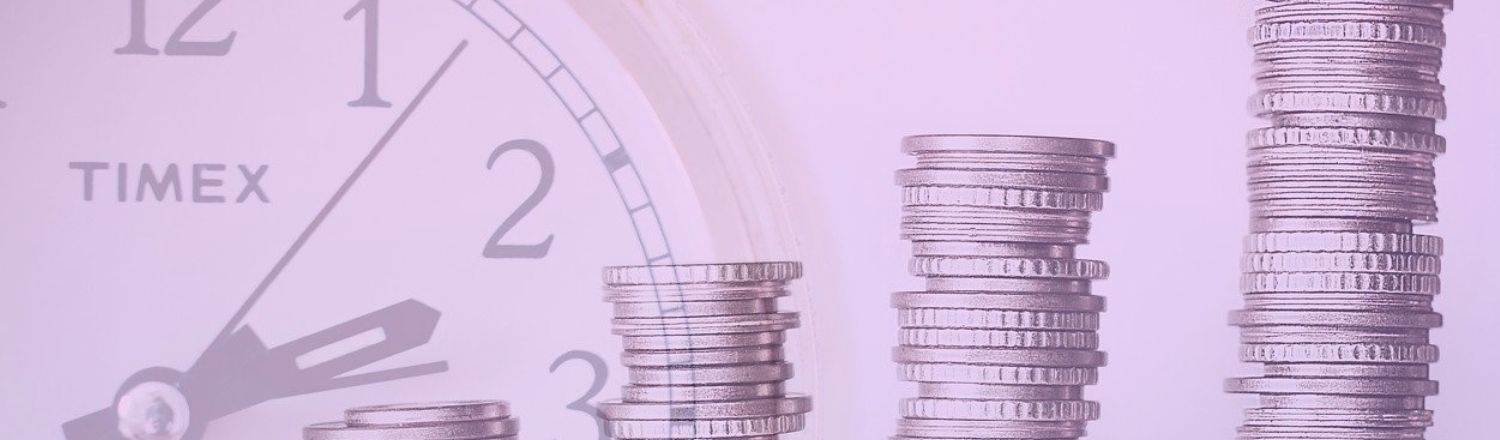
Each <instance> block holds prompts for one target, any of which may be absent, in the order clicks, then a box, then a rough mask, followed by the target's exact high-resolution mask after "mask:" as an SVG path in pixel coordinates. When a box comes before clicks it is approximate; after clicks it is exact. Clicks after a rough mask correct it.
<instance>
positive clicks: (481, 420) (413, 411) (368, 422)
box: [302, 400, 520, 440]
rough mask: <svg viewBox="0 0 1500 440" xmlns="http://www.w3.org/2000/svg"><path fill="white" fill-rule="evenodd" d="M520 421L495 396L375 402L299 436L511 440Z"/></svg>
mask: <svg viewBox="0 0 1500 440" xmlns="http://www.w3.org/2000/svg"><path fill="white" fill-rule="evenodd" d="M519 432H520V423H519V422H518V421H517V420H516V418H515V417H511V414H510V405H508V404H506V403H505V402H503V401H499V400H476V401H459V402H436V403H410V404H398V405H376V406H364V407H359V408H352V409H349V410H347V411H344V420H343V421H341V422H329V423H319V424H316V425H312V426H308V427H306V428H303V430H302V438H303V440H515V439H516V438H517V434H518V433H519Z"/></svg>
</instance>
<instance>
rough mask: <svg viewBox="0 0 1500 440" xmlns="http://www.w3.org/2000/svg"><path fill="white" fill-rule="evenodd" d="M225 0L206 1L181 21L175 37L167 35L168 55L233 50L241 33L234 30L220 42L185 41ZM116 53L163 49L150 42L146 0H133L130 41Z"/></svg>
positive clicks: (226, 52)
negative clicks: (147, 27) (210, 12)
mask: <svg viewBox="0 0 1500 440" xmlns="http://www.w3.org/2000/svg"><path fill="white" fill-rule="evenodd" d="M220 1H223V0H203V1H202V2H201V3H198V7H196V8H193V12H189V13H188V15H187V17H185V18H183V19H182V22H181V23H178V24H177V29H175V30H173V31H172V36H171V37H169V38H167V46H166V54H167V55H169V56H181V55H191V56H214V57H217V56H224V55H225V54H228V53H229V48H230V47H232V46H234V37H235V36H236V35H237V34H238V32H230V33H229V36H227V37H224V39H222V40H219V41H185V40H183V37H184V36H186V35H187V33H188V31H191V30H193V26H197V25H198V21H200V20H203V17H204V16H206V15H208V13H209V11H212V10H213V9H214V7H216V6H219V2H220ZM115 53H117V54H122V55H157V54H160V53H161V51H158V50H156V48H154V47H151V45H150V44H148V43H146V0H130V41H129V42H127V43H125V46H124V47H121V48H119V49H115Z"/></svg>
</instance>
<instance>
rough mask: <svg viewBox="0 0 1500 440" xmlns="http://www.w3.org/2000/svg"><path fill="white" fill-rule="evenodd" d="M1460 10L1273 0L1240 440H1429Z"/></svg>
mask: <svg viewBox="0 0 1500 440" xmlns="http://www.w3.org/2000/svg"><path fill="white" fill-rule="evenodd" d="M1452 6H1453V5H1452V2H1451V0H1446V1H1445V0H1282V1H1271V2H1263V3H1262V5H1261V6H1260V8H1259V9H1258V10H1257V12H1256V23H1255V25H1254V26H1253V27H1252V30H1251V33H1250V39H1251V43H1252V44H1253V45H1254V47H1255V55H1256V65H1257V76H1256V80H1257V84H1258V85H1259V89H1260V90H1259V92H1258V93H1257V94H1256V96H1255V98H1254V99H1253V100H1252V103H1251V106H1252V109H1253V110H1254V111H1255V113H1256V114H1257V115H1259V116H1263V117H1266V118H1269V119H1270V120H1271V121H1272V126H1271V127H1268V128H1262V129H1257V130H1254V131H1252V132H1251V133H1250V135H1249V147H1250V152H1249V166H1248V170H1249V180H1250V203H1251V214H1252V219H1251V235H1250V236H1249V237H1248V238H1247V240H1246V245H1245V246H1246V250H1245V252H1246V253H1245V256H1244V261H1243V270H1244V275H1243V277H1242V280H1241V288H1242V291H1243V293H1244V294H1245V304H1246V307H1245V309H1244V310H1240V311H1237V312H1235V313H1233V314H1232V316H1231V322H1232V323H1233V324H1235V325H1237V326H1240V327H1241V329H1242V333H1241V335H1242V336H1241V342H1242V347H1241V351H1240V357H1241V359H1242V360H1244V361H1246V362H1255V363H1261V364H1264V372H1263V374H1261V375H1260V376H1256V377H1245V378H1236V379H1230V380H1229V381H1227V383H1226V388H1227V390H1228V391H1230V392H1236V393H1251V394H1257V395H1259V396H1260V405H1259V406H1258V407H1256V408H1254V409H1250V410H1248V411H1247V416H1246V421H1245V424H1244V425H1243V426H1242V427H1241V428H1240V431H1239V432H1240V434H1239V438H1240V439H1242V440H1262V439H1264V440H1272V439H1274V440H1290V439H1354V438H1358V439H1369V440H1381V439H1420V438H1423V434H1424V431H1425V429H1426V427H1427V426H1430V425H1431V424H1432V413H1431V412H1430V411H1428V410H1426V409H1424V406H1425V405H1424V400H1425V396H1430V395H1433V394H1436V393H1437V383H1436V382H1434V381H1431V380H1428V377H1427V373H1428V369H1427V365H1428V364H1429V363H1431V362H1434V361H1436V360H1437V347H1435V346H1433V345H1431V344H1429V341H1428V331H1429V330H1430V329H1432V328H1434V327H1437V326H1439V325H1440V324H1441V322H1442V317H1441V316H1440V315H1438V314H1437V313H1434V312H1433V309H1432V298H1433V295H1436V294H1437V293H1438V271H1439V255H1440V254H1441V251H1442V242H1441V240H1440V239H1439V238H1437V237H1432V236H1425V235H1416V234H1413V233H1412V229H1413V228H1412V227H1413V224H1414V223H1427V222H1432V221H1436V220H1437V204H1436V203H1435V201H1434V195H1435V194H1436V188H1435V186H1434V184H1433V182H1434V174H1435V173H1434V171H1433V162H1434V160H1435V159H1436V157H1437V156H1438V155H1439V154H1440V153H1442V152H1443V151H1444V148H1445V146H1446V145H1445V142H1444V139H1443V138H1442V137H1441V136H1438V135H1437V134H1435V130H1434V129H1435V126H1436V121H1437V120H1438V119H1441V118H1443V117H1444V116H1445V106H1444V99H1443V86H1442V84H1441V83H1439V81H1438V70H1439V67H1440V66H1441V64H1442V50H1443V45H1444V38H1445V36H1444V32H1443V18H1444V16H1445V14H1446V12H1447V10H1448V9H1450V8H1451V7H1452Z"/></svg>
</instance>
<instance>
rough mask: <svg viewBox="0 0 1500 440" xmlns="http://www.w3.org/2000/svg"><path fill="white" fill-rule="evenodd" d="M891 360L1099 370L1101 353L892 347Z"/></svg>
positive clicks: (1103, 362) (1090, 351)
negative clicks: (1092, 368) (1093, 368)
mask: <svg viewBox="0 0 1500 440" xmlns="http://www.w3.org/2000/svg"><path fill="white" fill-rule="evenodd" d="M891 356H892V359H893V360H895V361H896V362H901V363H928V364H974V365H1023V366H1035V367H1101V366H1104V364H1105V360H1106V357H1105V355H1104V352H1101V351H1093V350H1056V349H1045V350H1044V349H985V350H969V349H957V348H922V347H899V346H898V347H895V348H893V349H892V350H891Z"/></svg>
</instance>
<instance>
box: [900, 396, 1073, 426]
mask: <svg viewBox="0 0 1500 440" xmlns="http://www.w3.org/2000/svg"><path fill="white" fill-rule="evenodd" d="M901 416H902V417H910V418H917V419H937V420H1013V421H1049V422H1051V421H1089V420H1096V419H1098V418H1099V403H1098V402H1090V401H1085V400H970V399H929V398H914V399H902V400H901Z"/></svg>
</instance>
